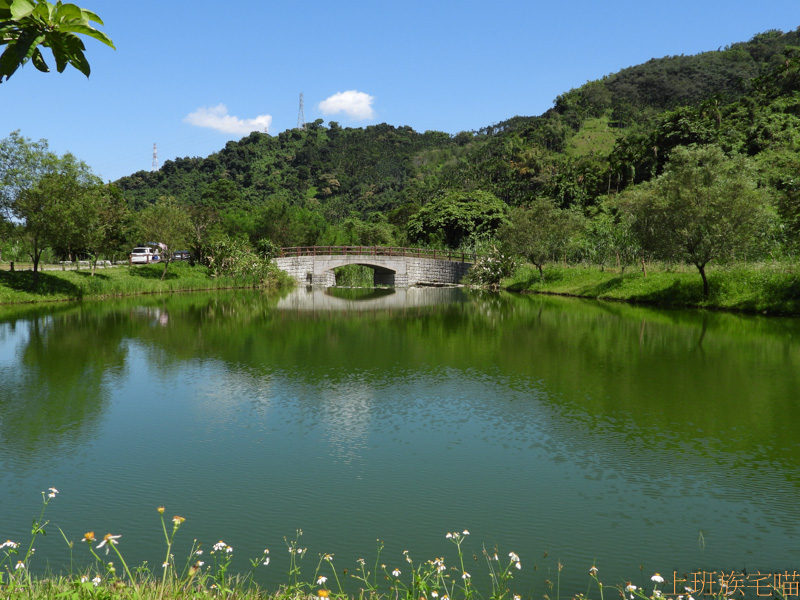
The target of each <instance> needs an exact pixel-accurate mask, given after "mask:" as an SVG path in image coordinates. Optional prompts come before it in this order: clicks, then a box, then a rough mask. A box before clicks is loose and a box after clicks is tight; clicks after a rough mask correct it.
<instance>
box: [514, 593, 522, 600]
mask: <svg viewBox="0 0 800 600" xmlns="http://www.w3.org/2000/svg"><path fill="white" fill-rule="evenodd" d="M514 600H522V596H520V595H519V594H514Z"/></svg>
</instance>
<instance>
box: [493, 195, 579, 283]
mask: <svg viewBox="0 0 800 600" xmlns="http://www.w3.org/2000/svg"><path fill="white" fill-rule="evenodd" d="M580 227H581V223H580V220H579V218H578V216H577V215H576V214H575V213H573V212H571V211H568V210H563V209H561V208H559V207H558V206H557V205H556V203H555V202H554V201H553V200H551V199H549V198H537V199H536V200H534V201H533V202H532V203H531V204H530V206H528V207H525V206H520V207H517V208H515V209H514V210H513V211H512V212H511V215H510V218H509V222H508V224H506V225H504V226H503V227H501V228H500V230H499V231H498V237H499V238H500V240H501V242H502V244H503V247H504V248H505V249H506V250H507V251H508V252H511V253H513V254H518V255H520V256H523V257H525V258H526V259H527V260H528V261H529V262H531V263H532V264H533V265H534V266H535V267H536V268H537V269H539V277H541V279H542V281H544V265H545V264H546V263H547V262H548V261H550V260H552V259H553V258H555V257H558V256H559V255H560V254H561V253H562V252H563V251H564V250H566V248H567V246H568V244H569V242H570V240H571V238H572V236H573V235H574V234H575V233H576V232H577V231H578V230H579V229H580Z"/></svg>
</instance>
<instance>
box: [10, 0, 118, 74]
mask: <svg viewBox="0 0 800 600" xmlns="http://www.w3.org/2000/svg"><path fill="white" fill-rule="evenodd" d="M90 23H98V24H100V25H103V21H102V20H101V19H100V17H98V16H97V15H96V14H94V13H93V12H91V11H89V10H86V9H84V8H80V7H78V6H75V5H74V4H63V3H62V2H61V1H60V0H59V1H58V2H56V4H51V3H50V2H48V1H47V0H0V46H3V45H4V46H6V49H5V51H4V52H3V54H2V55H0V83H2V82H3V80H4V79H5V80H8V78H9V77H11V76H12V75H13V74H14V72H15V71H16V70H17V69H18V68H19V67H21V66H23V65H24V64H25V63H27V62H28V61H31V62H32V63H33V66H34V67H36V68H37V69H38V70H39V71H42V72H44V73H48V72H49V71H50V68H49V67H48V66H47V63H46V62H45V61H44V57H43V56H42V52H41V50H40V48H39V47H40V46H41V47H44V48H50V50H51V51H52V52H53V57H54V58H55V60H56V69H57V70H58V72H59V73H63V72H64V69H66V67H67V65H68V64H69V65H72V66H73V67H75V68H76V69H78V70H79V71H80V72H81V73H83V74H84V75H86V76H87V77H88V76H89V73H90V72H91V68H90V67H89V62H88V61H87V60H86V57H85V56H84V54H83V51H84V50H86V46H84V44H83V40H81V38H80V37H78V35H77V34H82V35H87V36H89V37H92V38H94V39H96V40H98V41H100V42H102V43H104V44H106V45H107V46H110V47H112V48H114V43H113V42H112V41H111V38H109V37H108V36H107V35H106V34H105V33H103V32H102V31H99V30H98V29H95V28H94V27H93V26H92V25H91V24H90Z"/></svg>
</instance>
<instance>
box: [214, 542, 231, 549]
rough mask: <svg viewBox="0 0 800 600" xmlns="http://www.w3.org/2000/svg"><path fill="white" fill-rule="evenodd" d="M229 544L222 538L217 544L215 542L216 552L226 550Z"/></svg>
mask: <svg viewBox="0 0 800 600" xmlns="http://www.w3.org/2000/svg"><path fill="white" fill-rule="evenodd" d="M227 545H228V544H226V543H225V542H223V541H222V540H220V541H218V542H217V543H216V544H214V552H219V551H220V550H225V547H226V546H227Z"/></svg>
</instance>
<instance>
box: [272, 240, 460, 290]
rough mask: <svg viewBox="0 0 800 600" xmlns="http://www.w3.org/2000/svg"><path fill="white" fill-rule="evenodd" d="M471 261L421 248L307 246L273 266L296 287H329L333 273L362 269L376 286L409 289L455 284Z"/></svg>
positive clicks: (287, 253)
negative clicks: (346, 268)
mask: <svg viewBox="0 0 800 600" xmlns="http://www.w3.org/2000/svg"><path fill="white" fill-rule="evenodd" d="M472 259H473V257H472V256H469V255H466V254H463V253H456V252H449V251H442V250H428V249H424V248H422V249H421V248H388V247H382V246H310V247H301V248H283V249H282V256H279V257H277V258H275V259H274V260H275V264H276V265H277V266H278V267H279V268H280V269H282V270H283V271H286V272H287V273H289V275H291V276H292V277H294V278H295V279H296V280H297V281H298V282H299V283H305V284H311V285H320V286H325V287H333V286H334V285H336V275H335V274H334V272H333V269H335V268H337V267H341V266H344V265H363V266H366V267H369V268H371V269H372V270H373V271H375V275H374V281H375V283H376V284H377V285H390V286H394V287H409V286H412V285H416V284H419V283H434V284H435V283H449V284H455V283H459V282H460V281H461V279H462V278H463V277H464V275H466V274H467V271H469V269H470V267H472V264H473V260H472Z"/></svg>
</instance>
